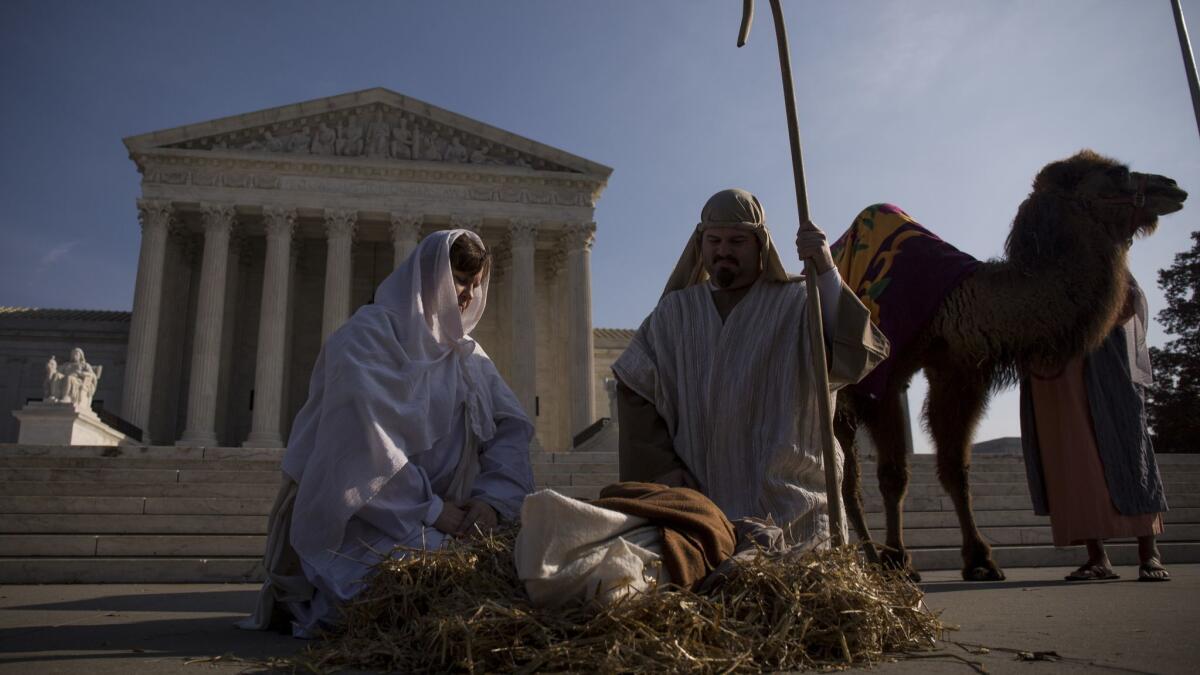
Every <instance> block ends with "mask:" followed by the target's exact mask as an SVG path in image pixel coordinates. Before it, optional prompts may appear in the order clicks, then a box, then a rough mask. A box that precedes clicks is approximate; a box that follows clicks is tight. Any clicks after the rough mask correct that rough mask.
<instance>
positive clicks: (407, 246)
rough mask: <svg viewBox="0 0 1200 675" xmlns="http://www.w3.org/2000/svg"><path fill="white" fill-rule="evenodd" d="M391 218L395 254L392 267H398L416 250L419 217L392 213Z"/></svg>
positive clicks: (418, 235) (419, 235)
mask: <svg viewBox="0 0 1200 675" xmlns="http://www.w3.org/2000/svg"><path fill="white" fill-rule="evenodd" d="M391 216H392V249H393V251H394V252H395V263H394V265H393V267H399V266H400V263H402V262H404V261H405V260H406V259H407V258H408V256H409V254H411V253H412V252H413V250H414V249H416V248H417V241H419V240H420V237H421V232H420V228H421V216H418V215H416V214H412V213H393V214H391Z"/></svg>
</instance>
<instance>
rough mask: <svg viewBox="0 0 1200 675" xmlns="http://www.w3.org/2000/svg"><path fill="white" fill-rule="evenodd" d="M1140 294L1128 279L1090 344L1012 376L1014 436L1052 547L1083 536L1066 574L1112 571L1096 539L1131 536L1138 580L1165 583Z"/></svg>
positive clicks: (1107, 574) (1094, 576)
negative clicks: (1114, 314)
mask: <svg viewBox="0 0 1200 675" xmlns="http://www.w3.org/2000/svg"><path fill="white" fill-rule="evenodd" d="M1146 313H1147V312H1146V298H1145V296H1144V295H1143V294H1142V291H1141V289H1140V288H1139V287H1138V285H1137V282H1135V281H1134V280H1133V278H1132V277H1129V282H1128V292H1127V295H1126V301H1125V303H1124V307H1123V308H1122V310H1121V312H1120V314H1119V315H1118V318H1117V321H1116V325H1115V326H1114V328H1113V330H1112V331H1111V332H1110V333H1109V335H1108V337H1107V338H1106V339H1105V340H1104V342H1103V343H1102V344H1101V345H1100V347H1099V348H1098V349H1097V350H1096V351H1093V352H1091V353H1089V354H1086V355H1080V356H1076V357H1075V358H1073V359H1071V360H1070V361H1068V362H1067V363H1066V364H1065V365H1064V366H1063V368H1062V369H1061V370H1060V371H1058V372H1037V371H1036V370H1035V371H1033V372H1031V373H1030V374H1029V375H1028V376H1027V377H1026V378H1025V379H1024V380H1022V382H1021V440H1022V446H1023V449H1024V454H1025V470H1026V474H1027V476H1028V478H1029V492H1030V496H1031V497H1032V498H1033V506H1034V511H1035V512H1037V514H1038V515H1049V516H1050V528H1051V531H1052V533H1053V536H1054V545H1055V546H1073V545H1078V544H1081V543H1082V544H1085V545H1086V546H1087V552H1088V559H1087V562H1085V563H1084V564H1083V565H1081V566H1080V567H1079V569H1077V570H1075V571H1074V572H1072V573H1071V574H1069V575H1067V577H1066V578H1067V580H1068V581H1095V580H1102V579H1117V578H1119V577H1118V575H1117V574H1116V573H1115V572H1114V571H1113V569H1112V563H1111V562H1110V561H1109V559H1108V554H1107V553H1106V552H1105V550H1104V540H1105V539H1117V538H1132V537H1136V538H1137V540H1138V559H1139V561H1140V565H1139V568H1138V580H1139V581H1169V580H1170V578H1171V577H1170V575H1169V574H1168V573H1167V570H1166V568H1164V567H1163V564H1162V556H1161V554H1160V553H1159V550H1158V545H1157V544H1156V542H1155V537H1156V536H1157V535H1159V534H1161V533H1162V531H1163V521H1162V513H1163V512H1164V511H1166V510H1167V500H1166V496H1165V495H1164V493H1163V485H1162V478H1161V477H1160V476H1159V473H1158V464H1157V463H1156V462H1155V459H1154V449H1153V447H1152V446H1151V443H1150V435H1149V433H1148V432H1147V429H1146V410H1145V394H1144V392H1145V388H1146V387H1148V386H1149V385H1150V383H1151V382H1152V378H1151V374H1150V355H1149V350H1148V349H1147V348H1146Z"/></svg>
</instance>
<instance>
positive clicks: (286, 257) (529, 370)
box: [122, 200, 595, 447]
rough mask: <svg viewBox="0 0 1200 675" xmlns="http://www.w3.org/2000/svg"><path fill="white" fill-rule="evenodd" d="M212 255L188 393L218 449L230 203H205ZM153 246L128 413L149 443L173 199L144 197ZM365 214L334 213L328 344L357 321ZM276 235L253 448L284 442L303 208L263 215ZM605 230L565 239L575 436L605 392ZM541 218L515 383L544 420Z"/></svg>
mask: <svg viewBox="0 0 1200 675" xmlns="http://www.w3.org/2000/svg"><path fill="white" fill-rule="evenodd" d="M201 210H202V213H201V216H202V223H203V237H204V253H203V258H202V261H201V268H200V289H199V294H198V300H197V310H196V321H195V335H194V339H193V353H192V361H191V363H192V367H191V377H190V381H189V385H188V386H189V389H188V399H187V400H188V404H187V422H186V428H185V430H184V432H183V435H182V437H181V438H180V439H179V441H178V444H179V445H199V446H212V445H216V444H217V442H218V439H217V435H216V405H217V392H218V384H219V373H220V367H219V365H220V355H221V338H222V335H223V330H222V323H223V318H224V299H225V290H226V283H227V267H228V257H229V239H230V234H231V232H232V230H233V228H234V226H235V225H236V221H237V214H236V210H235V208H234V206H232V205H229V204H202V205H201ZM138 217H139V221H140V222H141V226H142V243H141V250H140V253H139V257H138V272H137V282H136V287H135V289H134V302H133V317H132V324H131V326H130V333H129V354H128V358H127V365H126V381H125V389H124V392H123V397H122V411H123V414H124V416H125V418H126V419H127V420H128V421H130V422H132V423H133V424H134V425H136V426H138V427H140V428H141V429H142V430H143V434H144V436H143V442H146V443H151V442H153V441H164V440H167V439H150V438H149V422H150V406H151V397H152V392H153V390H154V387H153V384H154V363H155V358H156V355H157V348H158V332H159V331H158V329H159V323H160V319H161V314H162V287H163V272H164V269H163V267H164V260H165V255H166V246H167V236H168V233H169V229H170V226H171V224H172V220H173V217H174V213H173V209H172V206H171V204H170V203H169V202H164V201H155V200H139V201H138ZM357 218H358V216H357V213H356V212H355V211H353V210H333V209H327V210H326V211H325V232H326V237H327V257H326V267H325V289H324V298H325V304H324V310H323V313H322V321H321V337H322V342H324V340H325V339H326V338H327V337H328V336H329V334H330V333H332V332H333V331H334V330H336V329H337V328H338V327H339V326H341V324H342V323H344V322H345V320H346V319H347V317H348V316H349V315H350V287H351V279H352V262H351V253H352V247H353V241H354V235H355V232H356V230H357V224H358V223H357ZM420 224H421V218H420V216H417V215H413V214H393V215H392V217H391V235H392V242H393V247H394V255H395V264H396V265H399V264H400V263H401V262H402V261H403V260H404V259H406V258H407V257H408V255H409V254H410V253H411V252H412V251H413V249H415V248H416V245H417V241H418V238H419V233H420ZM453 224H454V226H455V227H466V228H468V229H472V230H474V231H476V232H478V231H479V229H480V226H481V225H482V220H481V219H479V218H463V219H460V218H456V219H453ZM263 225H264V229H265V233H266V243H267V246H266V259H265V261H264V269H263V288H262V303H261V305H260V307H261V309H260V315H259V328H258V347H257V354H256V360H255V376H254V389H255V395H254V412H253V417H252V420H251V431H250V434H249V436H248V437H247V439H246V441H245V443H244V445H245V446H247V447H281V446H283V444H284V439H283V435H282V431H281V429H282V421H283V420H282V416H283V389H284V379H283V378H284V374H285V372H286V370H287V369H286V364H285V363H284V361H285V355H286V353H287V349H286V339H287V334H288V331H287V316H288V313H287V311H288V297H289V284H290V282H291V279H290V277H291V264H290V260H291V255H292V248H293V247H292V243H293V240H294V236H295V229H296V211H295V209H290V208H282V207H275V206H268V207H264V208H263ZM594 232H595V225H594V224H593V223H580V224H571V225H568V226H567V228H566V229H565V231H564V234H563V237H562V242H561V243H562V245H563V246H564V248H565V251H566V263H567V265H566V266H567V293H568V297H567V306H568V307H569V308H570V310H569V316H568V317H567V320H568V326H569V328H568V346H567V352H568V359H569V362H570V364H571V367H570V372H569V384H568V391H569V397H570V411H571V412H570V430H571V433H572V434H576V433H579V432H580V431H582V430H583V429H585V428H586V427H587V426H588V425H590V424H591V423H592V415H593V406H594V400H593V399H594V393H593V379H594V375H593V372H592V354H593V340H592V325H591V271H590V249H591V245H592V241H593V238H594ZM537 234H538V227H537V223H536V222H534V221H529V220H514V221H512V222H511V224H510V226H509V231H508V242H507V243H508V247H509V249H510V251H511V256H512V262H511V275H512V282H511V284H510V289H511V292H512V303H511V307H512V312H511V321H512V334H511V339H512V347H513V349H512V381H511V382H510V385H511V386H512V388H513V390H514V392H515V393H516V395H517V398H518V400H519V401H520V402H521V404H522V406H524V407H525V409H526V411H527V412H528V413H529V414H530V416H531V417H532V416H533V413H534V406H535V396H536V379H537V341H536V322H535V314H534V309H535V303H534V302H533V298H534V297H535V296H534V293H535V290H536V289H535V274H534V256H535V250H536V240H537Z"/></svg>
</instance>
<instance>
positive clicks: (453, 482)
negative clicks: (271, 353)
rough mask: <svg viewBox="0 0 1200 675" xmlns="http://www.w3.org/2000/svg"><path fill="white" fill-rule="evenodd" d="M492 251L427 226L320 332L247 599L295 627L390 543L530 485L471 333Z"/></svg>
mask: <svg viewBox="0 0 1200 675" xmlns="http://www.w3.org/2000/svg"><path fill="white" fill-rule="evenodd" d="M489 271H490V259H489V256H488V254H487V251H486V249H485V248H484V246H483V242H482V241H481V240H480V239H479V237H478V236H476V235H475V234H474V233H472V232H469V231H467V230H448V231H442V232H437V233H434V234H431V235H430V236H428V237H426V238H425V239H424V240H423V241H422V242H421V243H420V245H419V246H418V247H417V249H416V251H414V252H413V254H412V255H411V256H409V257H408V259H407V260H406V261H405V262H404V263H403V264H401V265H400V267H398V268H397V269H396V271H395V272H393V273H392V274H391V275H390V276H388V278H387V279H385V280H384V282H383V283H382V284H381V285H380V286H379V289H378V290H377V291H376V294H375V302H374V304H370V305H365V306H363V307H361V308H360V309H359V310H358V311H357V312H356V313H355V314H354V316H353V317H351V318H350V320H349V321H348V322H347V323H346V324H345V325H344V326H342V327H341V328H339V329H338V330H337V331H336V332H334V333H333V334H332V335H330V336H329V339H328V340H327V341H326V343H325V346H324V347H323V348H322V349H321V354H320V356H319V357H318V358H317V363H316V366H315V368H314V369H313V374H312V380H311V382H310V384H309V392H308V402H307V403H305V404H304V407H303V408H302V409H301V410H300V412H299V414H297V415H296V420H295V423H294V424H293V425H292V432H291V438H290V440H289V442H288V447H287V452H286V453H285V454H284V458H283V473H284V485H283V488H282V489H281V491H280V494H279V497H278V499H277V500H276V504H275V508H274V509H273V511H272V514H271V532H270V536H269V540H268V543H267V554H266V558H265V560H264V562H265V564H266V567H267V571H268V578H267V581H266V583H265V584H264V585H263V590H262V593H261V595H260V598H259V606H258V609H257V611H256V613H255V615H254V616H253V617H251V618H250V619H248V620H247V621H246V622H244V623H243V627H247V628H259V629H262V628H266V627H267V626H268V625H270V624H271V623H272V622H273V621H278V620H280V619H284V618H287V617H286V616H284V614H283V612H286V613H287V614H290V615H291V617H290V618H291V620H292V630H293V633H294V634H295V635H297V636H300V637H303V636H309V635H312V634H313V633H314V632H315V631H317V630H319V629H324V628H330V627H333V626H336V625H337V623H338V622H339V614H338V605H339V604H340V603H343V602H345V601H347V600H349V599H351V598H352V597H353V596H354V595H355V594H356V593H357V592H358V591H359V590H361V589H362V587H363V582H364V579H365V578H366V577H367V576H368V574H369V572H370V570H371V567H372V566H373V565H374V564H375V563H376V562H378V561H379V560H380V558H381V557H382V556H386V555H388V554H389V553H391V552H392V551H393V549H394V548H396V547H398V546H399V547H407V548H411V549H422V548H424V549H433V548H438V547H440V546H442V545H443V544H444V543H445V541H446V540H447V538H448V537H453V536H469V535H470V534H472V533H475V532H478V531H479V530H480V529H484V530H486V529H488V528H490V527H494V526H495V525H496V524H497V522H498V520H500V519H515V518H516V517H517V515H518V514H519V512H520V508H521V502H522V500H523V499H524V498H525V495H526V494H528V493H529V492H530V491H532V489H533V474H532V471H531V469H530V464H529V442H530V439H531V438H532V436H533V426H532V425H531V424H530V422H529V418H528V417H527V416H526V415H525V413H524V412H523V411H522V409H521V407H520V404H519V403H518V402H517V399H516V397H515V396H514V395H513V393H512V391H511V390H510V389H509V388H508V386H507V385H506V384H505V383H504V381H503V380H502V379H501V377H500V374H499V373H498V372H497V371H496V367H495V365H494V364H493V363H492V361H491V359H489V358H488V356H487V354H486V353H484V351H483V349H482V348H481V347H480V346H479V344H478V343H476V342H475V341H474V340H473V339H472V338H471V336H470V333H471V330H472V329H473V328H474V327H475V325H476V324H477V323H478V322H479V317H480V316H481V315H482V314H483V309H484V305H485V301H486V299H487V287H488V275H489Z"/></svg>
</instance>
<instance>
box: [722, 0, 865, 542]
mask: <svg viewBox="0 0 1200 675" xmlns="http://www.w3.org/2000/svg"><path fill="white" fill-rule="evenodd" d="M779 3H780V0H771V14H772V16H773V17H774V19H775V37H776V38H778V42H779V66H780V68H781V69H782V71H783V102H784V104H786V105H787V122H788V138H789V139H790V140H791V146H792V173H793V175H794V176H795V179H796V206H797V208H798V210H799V215H800V228H805V227H807V223H808V221H809V212H808V191H807V190H806V189H805V187H804V159H803V158H802V157H801V155H800V127H799V125H798V124H797V122H796V93H795V91H794V90H793V88H792V64H791V59H790V57H789V55H788V41H787V28H785V27H784V25H783V8H782V7H781V6H780V4H779ZM753 21H754V0H743V5H742V28H741V31H740V32H739V33H738V47H741V46H743V45H745V44H746V38H748V37H749V36H750V24H751V23H752V22H753ZM804 285H805V288H806V289H807V291H808V328H809V342H810V343H811V345H812V348H811V349H810V352H811V354H812V362H811V363H810V364H809V367H810V368H811V369H812V373H811V374H812V376H813V377H814V378H816V381H817V391H818V392H820V395H818V396H817V408H818V412H819V417H820V424H821V450H822V452H823V454H824V459H825V492H826V494H827V496H828V500H829V535H830V538H831V540H832V542H833V545H834V546H841V545H842V544H844V543H846V542H844V541H843V540H842V531H843V529H844V523H845V510H844V509H843V508H842V491H841V484H840V483H839V481H838V479H837V471H838V466H837V455H836V453H835V452H834V444H833V410H832V408H831V406H830V401H829V371H828V370H826V365H825V363H826V361H825V337H824V328H823V326H822V321H821V296H820V291H818V290H817V266H816V263H815V261H813V260H812V259H811V258H806V259H805V260H804Z"/></svg>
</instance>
